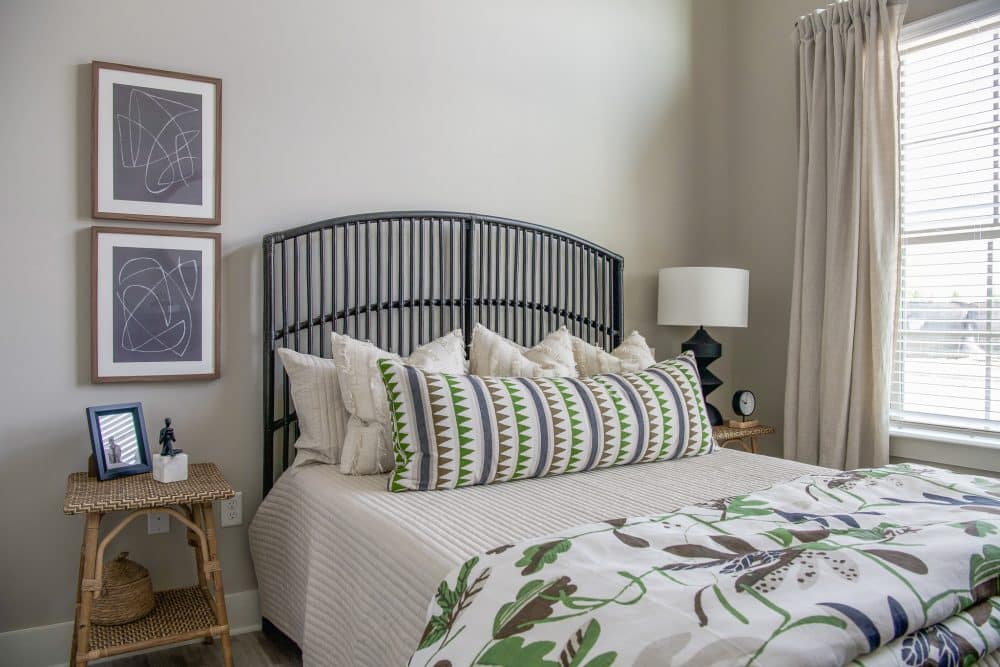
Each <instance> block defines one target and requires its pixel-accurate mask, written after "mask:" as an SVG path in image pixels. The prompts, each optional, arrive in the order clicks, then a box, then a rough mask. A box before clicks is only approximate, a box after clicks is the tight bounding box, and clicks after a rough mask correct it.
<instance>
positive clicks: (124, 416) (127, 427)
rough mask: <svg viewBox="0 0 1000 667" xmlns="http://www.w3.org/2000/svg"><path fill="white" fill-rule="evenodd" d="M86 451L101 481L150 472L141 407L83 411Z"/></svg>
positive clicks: (114, 407)
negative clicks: (87, 434) (87, 438)
mask: <svg viewBox="0 0 1000 667" xmlns="http://www.w3.org/2000/svg"><path fill="white" fill-rule="evenodd" d="M87 423H88V425H89V427H90V447H91V450H92V451H93V454H94V461H95V463H96V464H97V477H98V479H101V480H106V479H112V478H114V477H123V476H125V475H138V474H140V473H144V472H149V471H150V470H152V457H151V456H150V454H149V441H148V440H147V439H146V422H145V420H144V419H143V417H142V403H119V404H116V405H97V406H93V407H89V408H87Z"/></svg>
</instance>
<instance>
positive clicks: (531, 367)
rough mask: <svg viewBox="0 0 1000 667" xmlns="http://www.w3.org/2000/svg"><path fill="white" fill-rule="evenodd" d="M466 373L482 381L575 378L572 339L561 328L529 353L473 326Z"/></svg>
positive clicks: (510, 341)
mask: <svg viewBox="0 0 1000 667" xmlns="http://www.w3.org/2000/svg"><path fill="white" fill-rule="evenodd" d="M469 372H470V373H472V374H473V375H481V376H484V377H549V376H558V377H576V376H577V372H576V361H575V360H574V359H573V336H572V335H570V333H569V331H568V330H567V329H566V327H562V328H560V329H559V330H557V331H553V332H552V333H550V334H549V335H548V336H546V337H545V338H544V339H543V340H542V342H541V343H539V344H538V345H536V346H535V347H533V348H531V349H528V348H526V347H524V346H522V345H518V344H517V343H515V342H514V341H512V340H509V339H507V338H504V337H503V336H501V335H500V334H498V333H496V332H494V331H490V330H489V329H487V328H486V327H484V326H483V325H482V324H476V326H475V327H474V328H473V330H472V347H471V349H470V350H469Z"/></svg>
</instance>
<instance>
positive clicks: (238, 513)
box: [221, 491, 243, 528]
mask: <svg viewBox="0 0 1000 667" xmlns="http://www.w3.org/2000/svg"><path fill="white" fill-rule="evenodd" d="M221 508H222V527H223V528H225V527H227V526H238V525H240V524H241V523H243V492H242V491H237V492H236V495H235V496H233V497H232V498H229V499H228V500H223V501H222V504H221Z"/></svg>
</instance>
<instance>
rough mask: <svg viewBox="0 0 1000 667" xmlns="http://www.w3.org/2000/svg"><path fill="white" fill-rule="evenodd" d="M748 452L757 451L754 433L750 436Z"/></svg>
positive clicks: (754, 452) (753, 452)
mask: <svg viewBox="0 0 1000 667" xmlns="http://www.w3.org/2000/svg"><path fill="white" fill-rule="evenodd" d="M750 453H751V454H756V453H757V436H755V435H752V436H750Z"/></svg>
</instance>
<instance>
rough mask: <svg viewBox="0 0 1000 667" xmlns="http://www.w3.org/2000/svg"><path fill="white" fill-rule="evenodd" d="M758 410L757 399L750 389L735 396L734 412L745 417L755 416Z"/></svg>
mask: <svg viewBox="0 0 1000 667" xmlns="http://www.w3.org/2000/svg"><path fill="white" fill-rule="evenodd" d="M756 409H757V397H756V396H754V395H753V392H752V391H750V390H748V389H743V390H740V391H738V392H736V393H735V394H734V395H733V411H734V412H735V413H736V414H738V415H742V416H743V417H746V416H749V415H751V414H753V411H754V410H756Z"/></svg>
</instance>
